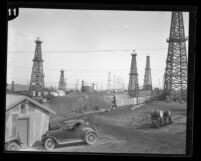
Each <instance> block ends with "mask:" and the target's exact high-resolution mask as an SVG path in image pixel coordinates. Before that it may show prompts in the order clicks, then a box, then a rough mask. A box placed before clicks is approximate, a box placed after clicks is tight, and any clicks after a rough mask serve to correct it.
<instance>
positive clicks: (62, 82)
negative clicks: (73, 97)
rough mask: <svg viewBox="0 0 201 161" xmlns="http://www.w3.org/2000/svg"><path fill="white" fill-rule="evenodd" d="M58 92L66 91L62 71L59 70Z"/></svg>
mask: <svg viewBox="0 0 201 161" xmlns="http://www.w3.org/2000/svg"><path fill="white" fill-rule="evenodd" d="M59 90H63V91H65V90H66V82H65V78H64V70H61V74H60V81H59Z"/></svg>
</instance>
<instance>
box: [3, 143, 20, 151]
mask: <svg viewBox="0 0 201 161" xmlns="http://www.w3.org/2000/svg"><path fill="white" fill-rule="evenodd" d="M6 149H7V150H8V151H19V150H20V145H19V144H17V143H16V142H11V143H9V144H8V145H7V148H6Z"/></svg>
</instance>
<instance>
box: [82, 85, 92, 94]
mask: <svg viewBox="0 0 201 161" xmlns="http://www.w3.org/2000/svg"><path fill="white" fill-rule="evenodd" d="M82 92H86V93H92V92H93V86H82Z"/></svg>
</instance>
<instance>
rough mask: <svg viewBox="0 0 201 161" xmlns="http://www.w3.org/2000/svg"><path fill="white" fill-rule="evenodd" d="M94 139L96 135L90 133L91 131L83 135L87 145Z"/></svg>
mask: <svg viewBox="0 0 201 161" xmlns="http://www.w3.org/2000/svg"><path fill="white" fill-rule="evenodd" d="M96 140H97V136H96V134H95V133H92V132H90V133H88V134H87V135H86V137H85V142H86V143H87V144H89V145H92V144H94V143H95V142H96Z"/></svg>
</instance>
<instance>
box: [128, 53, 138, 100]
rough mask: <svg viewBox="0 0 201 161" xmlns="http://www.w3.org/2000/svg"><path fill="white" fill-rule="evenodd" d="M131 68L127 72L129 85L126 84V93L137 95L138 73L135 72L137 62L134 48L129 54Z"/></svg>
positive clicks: (131, 95) (132, 95)
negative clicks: (128, 72)
mask: <svg viewBox="0 0 201 161" xmlns="http://www.w3.org/2000/svg"><path fill="white" fill-rule="evenodd" d="M131 56H132V60H131V68H130V74H129V85H128V94H129V95H130V97H137V96H138V92H139V85H138V73H137V62H136V56H137V54H136V53H135V50H133V53H132V54H131Z"/></svg>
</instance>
